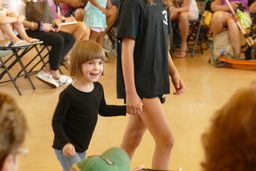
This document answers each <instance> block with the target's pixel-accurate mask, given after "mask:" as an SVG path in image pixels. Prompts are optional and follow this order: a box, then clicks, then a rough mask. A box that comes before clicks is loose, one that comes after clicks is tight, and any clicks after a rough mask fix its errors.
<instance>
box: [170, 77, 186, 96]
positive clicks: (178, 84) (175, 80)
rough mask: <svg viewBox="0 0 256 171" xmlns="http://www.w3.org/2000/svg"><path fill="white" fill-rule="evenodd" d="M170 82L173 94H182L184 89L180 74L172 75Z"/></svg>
mask: <svg viewBox="0 0 256 171" xmlns="http://www.w3.org/2000/svg"><path fill="white" fill-rule="evenodd" d="M172 84H173V86H174V88H175V90H176V91H175V92H174V93H173V94H174V95H180V94H183V93H184V91H185V84H184V82H183V81H182V80H181V78H180V76H178V75H174V76H173V77H172Z"/></svg>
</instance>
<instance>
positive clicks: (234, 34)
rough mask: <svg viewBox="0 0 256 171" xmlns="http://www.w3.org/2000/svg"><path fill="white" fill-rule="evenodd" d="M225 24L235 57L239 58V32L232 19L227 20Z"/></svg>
mask: <svg viewBox="0 0 256 171" xmlns="http://www.w3.org/2000/svg"><path fill="white" fill-rule="evenodd" d="M227 24H228V31H229V38H230V41H231V43H232V46H233V48H234V52H235V55H238V56H239V55H240V53H241V39H240V31H239V29H238V26H237V25H236V23H235V21H234V20H233V19H232V18H230V19H229V20H228V22H227Z"/></svg>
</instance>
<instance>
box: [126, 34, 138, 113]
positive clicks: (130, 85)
mask: <svg viewBox="0 0 256 171" xmlns="http://www.w3.org/2000/svg"><path fill="white" fill-rule="evenodd" d="M134 46H135V40H134V39H131V38H123V39H122V54H121V56H122V57H121V61H122V69H123V77H124V84H125V92H126V109H127V113H129V114H140V113H141V109H140V108H138V106H140V105H141V103H142V101H141V99H140V97H139V96H138V94H137V91H136V88H135V79H134V77H135V73H134V60H133V52H134Z"/></svg>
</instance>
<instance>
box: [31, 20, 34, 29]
mask: <svg viewBox="0 0 256 171" xmlns="http://www.w3.org/2000/svg"><path fill="white" fill-rule="evenodd" d="M31 30H32V31H34V22H33V21H32V22H31Z"/></svg>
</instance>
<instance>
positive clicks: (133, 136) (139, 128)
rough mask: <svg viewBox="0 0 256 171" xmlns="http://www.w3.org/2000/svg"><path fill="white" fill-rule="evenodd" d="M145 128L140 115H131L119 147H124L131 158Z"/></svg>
mask: <svg viewBox="0 0 256 171" xmlns="http://www.w3.org/2000/svg"><path fill="white" fill-rule="evenodd" d="M146 130H147V128H146V126H145V124H144V123H143V121H142V120H141V118H140V116H137V115H131V116H130V119H129V122H128V125H127V127H126V130H125V133H124V136H123V140H122V143H121V145H120V147H121V148H122V149H124V150H125V151H126V152H127V154H128V155H129V157H130V159H132V157H133V155H134V152H135V150H136V148H137V147H138V146H139V144H140V142H141V140H142V137H143V135H144V133H145V131H146Z"/></svg>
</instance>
